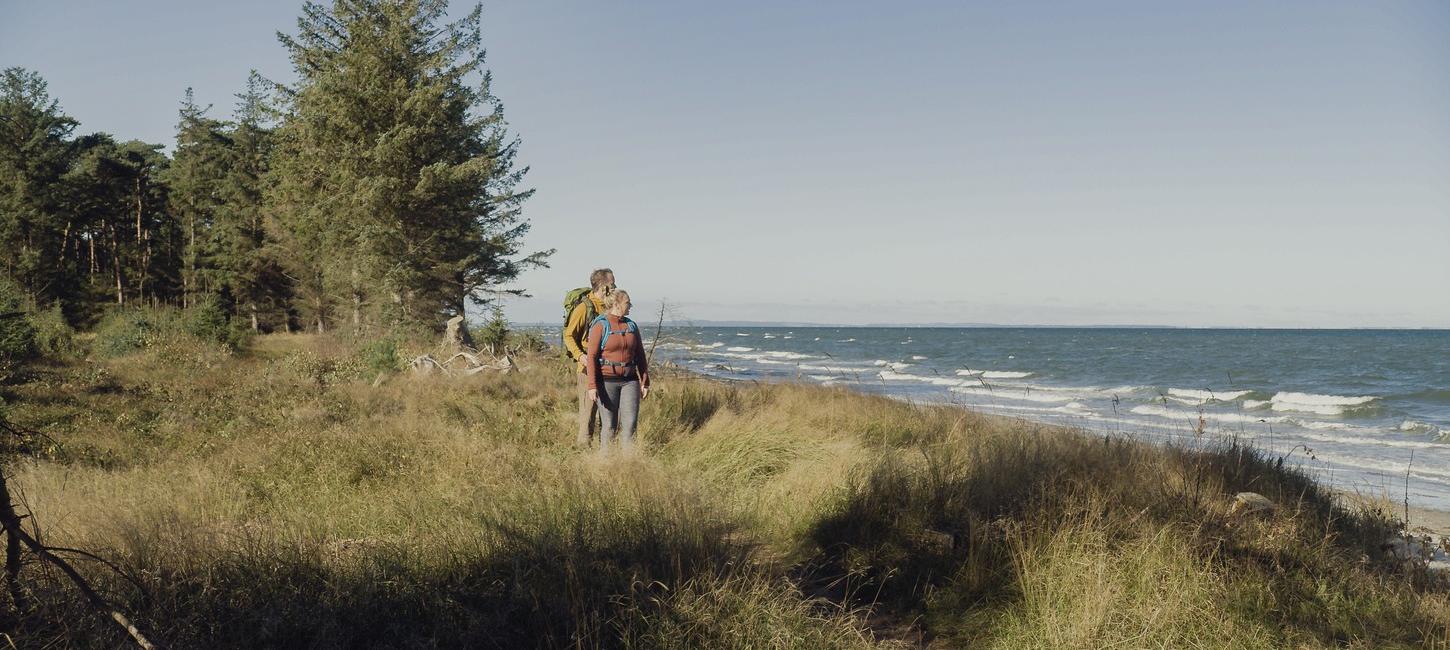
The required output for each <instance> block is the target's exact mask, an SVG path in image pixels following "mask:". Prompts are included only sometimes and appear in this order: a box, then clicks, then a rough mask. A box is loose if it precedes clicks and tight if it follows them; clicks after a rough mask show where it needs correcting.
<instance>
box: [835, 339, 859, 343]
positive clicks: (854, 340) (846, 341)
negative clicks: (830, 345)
mask: <svg viewBox="0 0 1450 650" xmlns="http://www.w3.org/2000/svg"><path fill="white" fill-rule="evenodd" d="M836 342H837V343H855V342H856V339H844V340H840V341H836Z"/></svg>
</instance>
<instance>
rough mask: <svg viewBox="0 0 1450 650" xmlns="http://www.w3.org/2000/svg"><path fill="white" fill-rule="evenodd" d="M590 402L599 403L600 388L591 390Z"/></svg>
mask: <svg viewBox="0 0 1450 650" xmlns="http://www.w3.org/2000/svg"><path fill="white" fill-rule="evenodd" d="M589 401H591V402H597V401H599V389H598V388H591V389H589Z"/></svg>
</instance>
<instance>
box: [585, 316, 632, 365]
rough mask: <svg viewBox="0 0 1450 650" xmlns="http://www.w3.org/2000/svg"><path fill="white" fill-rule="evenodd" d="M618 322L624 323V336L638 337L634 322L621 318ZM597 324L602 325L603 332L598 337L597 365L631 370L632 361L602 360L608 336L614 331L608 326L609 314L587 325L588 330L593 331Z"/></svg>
mask: <svg viewBox="0 0 1450 650" xmlns="http://www.w3.org/2000/svg"><path fill="white" fill-rule="evenodd" d="M620 320H622V321H624V333H625V334H634V335H635V336H639V326H638V325H635V324H634V321H632V320H630V319H628V318H624V317H621V318H620ZM598 323H603V324H604V331H603V332H602V333H601V334H602V336H600V337H599V365H601V366H613V367H615V368H633V367H634V361H610V360H608V359H605V358H604V346H605V345H606V344H608V343H609V335H610V334H613V333H614V330H613V328H611V327H610V326H609V314H604V315H601V316H600V317H598V318H596V319H594V322H592V323H590V324H589V329H594V325H595V324H598Z"/></svg>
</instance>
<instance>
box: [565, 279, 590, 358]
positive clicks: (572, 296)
mask: <svg viewBox="0 0 1450 650" xmlns="http://www.w3.org/2000/svg"><path fill="white" fill-rule="evenodd" d="M589 291H590V289H589V287H579V288H578V289H570V290H569V292H568V293H566V294H564V326H563V327H562V328H560V329H559V344H560V345H561V346H562V345H563V344H564V340H565V339H566V338H567V337H568V336H569V329H568V328H569V314H572V313H574V308H575V307H578V306H579V303H581V302H582V303H585V304H587V305H589V307H588V310H589V311H588V313H587V314H585V317H584V322H586V323H592V322H594V319H595V318H597V317H598V316H599V313H598V312H596V311H595V310H594V301H593V300H590V299H589ZM580 346H581V347H582V346H583V344H582V343H581V344H580ZM564 357H565V358H570V357H569V348H568V346H564Z"/></svg>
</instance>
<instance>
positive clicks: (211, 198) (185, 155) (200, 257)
mask: <svg viewBox="0 0 1450 650" xmlns="http://www.w3.org/2000/svg"><path fill="white" fill-rule="evenodd" d="M206 112H207V108H204V107H201V106H197V105H196V101H195V98H194V97H193V96H192V92H191V89H190V88H188V89H186V98H185V99H184V100H183V101H182V103H181V111H180V121H179V122H178V123H177V125H176V153H175V155H174V156H173V158H172V162H171V166H170V168H169V169H168V170H167V174H166V181H167V184H168V186H169V189H170V194H169V198H170V204H171V214H172V215H174V216H175V218H176V220H177V222H178V226H179V227H180V228H181V229H182V231H183V234H182V236H183V243H182V255H181V258H182V260H181V261H182V267H181V268H180V269H179V270H180V275H181V303H182V306H189V305H191V304H192V303H194V302H195V301H196V300H197V298H198V297H199V296H201V295H203V294H208V293H215V292H218V291H220V290H222V289H223V288H224V287H226V286H228V285H229V284H230V282H229V280H231V278H230V274H229V273H228V271H229V269H224V268H221V265H220V263H219V259H218V257H219V255H220V251H219V250H218V248H219V246H220V245H221V243H220V242H219V241H218V240H219V233H218V232H217V216H218V212H219V211H220V210H221V207H222V202H223V195H222V191H223V190H222V185H223V183H224V182H225V179H226V177H227V175H228V172H229V169H230V167H231V166H232V161H231V160H230V158H231V155H232V142H231V139H230V138H229V137H228V136H227V133H226V130H227V125H226V124H224V123H222V122H221V121H218V120H214V119H211V118H208V117H207V116H206Z"/></svg>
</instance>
